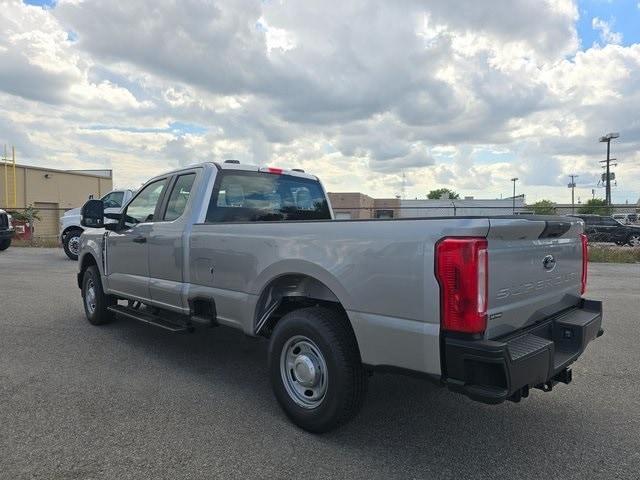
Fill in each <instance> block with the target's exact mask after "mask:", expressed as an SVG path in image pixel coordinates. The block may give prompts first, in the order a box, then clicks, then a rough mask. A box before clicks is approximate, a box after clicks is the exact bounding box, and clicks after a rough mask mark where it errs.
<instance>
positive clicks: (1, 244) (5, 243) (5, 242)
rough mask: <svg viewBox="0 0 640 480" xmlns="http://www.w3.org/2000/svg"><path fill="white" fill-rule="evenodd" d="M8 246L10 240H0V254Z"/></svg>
mask: <svg viewBox="0 0 640 480" xmlns="http://www.w3.org/2000/svg"><path fill="white" fill-rule="evenodd" d="M10 246H11V239H10V238H6V239H4V240H0V252H2V251H4V250H6V249H7V248H9V247H10Z"/></svg>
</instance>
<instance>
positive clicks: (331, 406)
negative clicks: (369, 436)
mask: <svg viewBox="0 0 640 480" xmlns="http://www.w3.org/2000/svg"><path fill="white" fill-rule="evenodd" d="M296 350H297V351H296ZM310 365H311V366H312V367H313V368H310ZM323 370H324V371H323ZM269 376H270V379H271V385H272V387H273V391H274V393H275V396H276V399H277V400H278V403H279V404H280V406H281V407H282V409H283V410H284V412H285V413H286V414H287V416H288V417H289V418H290V419H291V421H293V423H295V424H296V425H298V426H299V427H301V428H303V429H304V430H307V431H309V432H313V433H323V432H327V431H329V430H332V429H334V428H336V427H337V426H339V425H342V424H344V423H346V422H348V421H349V420H350V419H352V418H353V417H354V416H355V415H356V414H357V413H358V411H359V410H360V408H361V407H362V403H363V401H364V397H365V393H366V390H367V375H366V372H365V369H364V367H363V365H362V361H361V359H360V352H359V350H358V345H357V342H356V338H355V335H354V333H353V330H352V329H351V325H350V324H349V322H348V320H347V319H346V318H345V317H344V315H342V314H340V313H339V312H337V311H333V310H329V309H327V308H321V307H311V308H304V309H300V310H294V311H293V312H290V313H288V314H287V315H285V316H284V317H283V318H282V319H281V320H280V321H279V322H278V323H277V325H276V328H275V330H274V332H273V334H272V335H271V340H270V343H269Z"/></svg>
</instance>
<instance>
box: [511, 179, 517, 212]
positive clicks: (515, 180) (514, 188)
mask: <svg viewBox="0 0 640 480" xmlns="http://www.w3.org/2000/svg"><path fill="white" fill-rule="evenodd" d="M518 180H519V179H518V177H513V178H512V179H511V181H512V182H513V214H514V215H515V213H516V182H517V181H518Z"/></svg>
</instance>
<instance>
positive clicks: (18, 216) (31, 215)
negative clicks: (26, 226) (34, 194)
mask: <svg viewBox="0 0 640 480" xmlns="http://www.w3.org/2000/svg"><path fill="white" fill-rule="evenodd" d="M9 214H10V215H11V216H12V217H13V218H14V220H19V221H21V222H29V223H30V224H33V221H34V220H41V218H40V210H38V209H37V208H34V207H33V205H29V206H28V207H27V208H23V209H22V211H20V210H12V211H10V212H9Z"/></svg>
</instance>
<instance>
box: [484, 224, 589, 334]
mask: <svg viewBox="0 0 640 480" xmlns="http://www.w3.org/2000/svg"><path fill="white" fill-rule="evenodd" d="M582 231H583V225H582V222H581V221H580V219H578V218H573V217H524V218H513V217H511V218H492V219H490V227H489V233H488V235H487V241H488V275H489V278H488V283H489V292H488V306H487V307H488V309H487V330H486V333H485V338H487V339H491V338H495V337H499V336H502V335H506V334H508V333H510V332H513V331H514V330H518V329H521V328H523V327H526V326H528V325H531V324H533V323H536V322H537V321H540V320H543V319H544V318H548V317H549V316H551V315H553V314H555V313H557V312H559V311H561V310H565V309H567V308H569V307H572V306H574V305H576V304H578V303H579V301H580V288H581V278H582V242H581V239H580V234H581V233H582Z"/></svg>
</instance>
